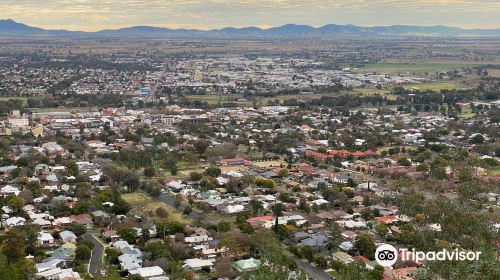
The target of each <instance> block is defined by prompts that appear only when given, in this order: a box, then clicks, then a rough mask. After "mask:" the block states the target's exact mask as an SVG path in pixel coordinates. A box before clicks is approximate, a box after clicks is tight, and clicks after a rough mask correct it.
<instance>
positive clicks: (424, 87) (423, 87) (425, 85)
mask: <svg viewBox="0 0 500 280" xmlns="http://www.w3.org/2000/svg"><path fill="white" fill-rule="evenodd" d="M404 88H405V89H418V90H433V91H440V90H442V89H463V88H464V87H462V86H461V85H459V84H455V83H423V84H415V85H407V86H405V87H404Z"/></svg>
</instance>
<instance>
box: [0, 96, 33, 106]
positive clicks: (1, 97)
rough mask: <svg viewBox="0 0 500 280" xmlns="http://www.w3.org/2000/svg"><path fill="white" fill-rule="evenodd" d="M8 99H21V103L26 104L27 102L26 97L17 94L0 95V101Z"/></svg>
mask: <svg viewBox="0 0 500 280" xmlns="http://www.w3.org/2000/svg"><path fill="white" fill-rule="evenodd" d="M9 99H14V100H21V101H22V102H23V105H24V106H26V105H27V104H28V98H27V97H18V96H0V101H8V100H9Z"/></svg>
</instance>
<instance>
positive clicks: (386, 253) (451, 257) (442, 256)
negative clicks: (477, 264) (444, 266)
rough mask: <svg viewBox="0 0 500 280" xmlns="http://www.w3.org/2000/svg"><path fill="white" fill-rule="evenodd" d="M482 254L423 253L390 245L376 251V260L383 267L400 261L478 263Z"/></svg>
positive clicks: (450, 251) (380, 247)
mask: <svg viewBox="0 0 500 280" xmlns="http://www.w3.org/2000/svg"><path fill="white" fill-rule="evenodd" d="M480 255H481V252H472V251H462V250H458V249H454V250H446V249H443V250H441V251H437V252H436V251H429V252H422V251H416V250H415V249H412V250H411V251H410V250H408V249H405V248H401V249H399V250H398V249H396V248H395V247H394V246H392V245H389V244H382V245H380V246H378V248H377V250H376V251H375V260H376V261H377V263H378V264H379V265H381V266H385V267H388V266H393V265H394V264H395V263H396V261H397V260H398V256H399V258H400V259H401V261H413V262H416V263H419V262H421V261H423V260H427V261H477V260H479V256H480Z"/></svg>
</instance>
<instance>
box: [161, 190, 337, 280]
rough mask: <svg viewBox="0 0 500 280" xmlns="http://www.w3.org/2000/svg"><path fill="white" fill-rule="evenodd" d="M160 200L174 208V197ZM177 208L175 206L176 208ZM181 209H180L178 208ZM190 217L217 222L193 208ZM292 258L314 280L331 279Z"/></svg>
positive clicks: (181, 207) (162, 197)
mask: <svg viewBox="0 0 500 280" xmlns="http://www.w3.org/2000/svg"><path fill="white" fill-rule="evenodd" d="M159 199H160V200H161V201H163V202H164V203H166V204H168V205H169V206H171V207H173V208H176V207H175V198H174V197H173V196H171V195H169V194H166V193H162V194H161V195H160V197H159ZM186 205H187V204H184V203H181V206H179V209H183V208H184V207H185V206H186ZM176 209H177V208H176ZM180 211H182V210H180ZM190 216H191V218H193V219H195V220H200V221H202V222H206V223H210V224H217V221H216V220H214V219H211V218H210V217H207V215H205V214H204V213H202V212H200V211H197V210H194V209H193V211H192V212H191V214H190ZM294 260H295V261H296V262H297V264H298V266H299V268H300V269H303V270H304V271H305V272H306V273H307V275H308V276H309V278H311V279H315V280H331V279H332V277H331V275H330V274H328V273H326V272H325V271H323V270H322V269H319V268H317V267H315V266H312V265H311V264H310V263H307V262H305V261H303V260H300V259H298V258H294Z"/></svg>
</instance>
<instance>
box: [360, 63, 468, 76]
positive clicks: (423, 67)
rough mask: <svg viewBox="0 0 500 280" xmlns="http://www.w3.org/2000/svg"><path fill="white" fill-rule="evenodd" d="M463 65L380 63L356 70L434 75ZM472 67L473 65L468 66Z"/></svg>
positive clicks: (361, 71)
mask: <svg viewBox="0 0 500 280" xmlns="http://www.w3.org/2000/svg"><path fill="white" fill-rule="evenodd" d="M463 66H464V65H463V64H455V63H381V64H367V65H365V66H364V67H362V68H358V69H357V70H355V71H357V72H360V73H364V72H379V73H386V74H395V73H417V74H424V73H435V72H439V71H449V70H452V69H458V68H461V67H463ZM468 66H473V65H468Z"/></svg>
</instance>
